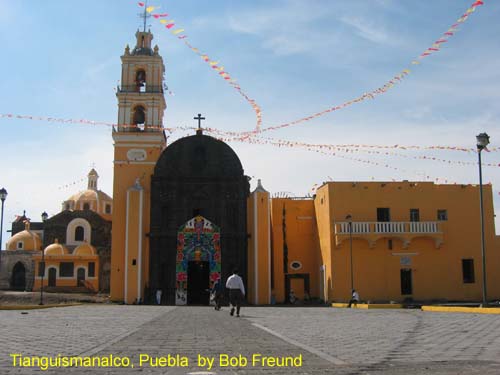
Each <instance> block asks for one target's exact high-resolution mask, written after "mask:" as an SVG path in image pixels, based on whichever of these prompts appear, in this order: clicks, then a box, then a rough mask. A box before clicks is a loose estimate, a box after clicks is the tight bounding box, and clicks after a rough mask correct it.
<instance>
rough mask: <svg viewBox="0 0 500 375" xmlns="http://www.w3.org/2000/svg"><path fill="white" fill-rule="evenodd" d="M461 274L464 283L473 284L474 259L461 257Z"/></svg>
mask: <svg viewBox="0 0 500 375" xmlns="http://www.w3.org/2000/svg"><path fill="white" fill-rule="evenodd" d="M462 276H463V279H464V284H473V283H474V282H475V280H474V259H462Z"/></svg>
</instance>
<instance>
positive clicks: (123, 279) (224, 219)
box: [0, 30, 500, 305]
mask: <svg viewBox="0 0 500 375" xmlns="http://www.w3.org/2000/svg"><path fill="white" fill-rule="evenodd" d="M152 41H153V35H152V34H151V32H147V31H145V30H144V31H137V33H136V44H135V47H134V48H133V49H131V48H129V46H128V45H127V46H126V48H125V51H124V54H123V55H122V56H121V63H122V64H121V67H122V70H121V86H120V87H119V88H118V90H117V93H116V96H117V100H118V121H117V124H118V125H116V126H115V127H114V128H113V131H112V139H113V142H114V144H113V147H114V159H113V164H114V167H113V174H114V176H113V192H112V198H111V197H109V196H108V195H106V194H105V193H103V192H101V191H99V190H98V189H97V178H98V175H97V172H96V171H95V170H91V171H90V173H89V176H88V187H87V190H85V191H83V192H80V193H78V194H76V195H74V196H72V197H70V198H68V199H67V200H66V201H65V202H63V204H62V211H61V212H60V213H58V214H57V215H54V216H53V217H51V218H48V217H46V216H45V217H42V219H43V221H42V222H41V223H34V222H33V223H29V220H28V219H27V218H26V217H25V215H23V216H22V217H21V216H20V218H19V220H16V221H15V223H13V230H12V235H13V236H12V237H11V239H10V240H9V242H8V243H7V250H6V251H2V252H1V253H2V260H1V267H2V268H1V270H0V274H1V275H0V276H1V277H0V287H1V288H6V287H8V286H9V285H10V287H11V288H13V287H15V288H18V289H23V288H24V289H27V290H31V289H33V290H39V288H40V287H41V286H42V285H43V288H44V289H45V288H47V287H49V288H54V291H56V290H57V288H59V287H63V288H73V289H74V288H79V287H85V288H87V289H88V290H91V291H98V290H99V291H102V292H108V291H109V293H110V297H111V300H112V301H115V302H119V303H125V304H134V303H154V298H153V296H154V295H155V294H156V292H157V291H161V303H162V304H166V305H208V304H209V290H210V288H211V287H212V286H213V284H214V282H215V281H216V280H217V279H219V278H221V279H222V280H223V281H225V280H226V279H227V278H228V277H229V276H230V274H231V273H232V270H233V269H235V268H237V269H238V270H239V273H240V275H241V276H242V278H243V280H244V284H245V287H246V290H247V293H246V300H247V302H248V303H250V304H255V305H268V304H275V303H290V302H291V301H290V300H291V299H292V300H295V299H297V300H298V301H300V303H308V302H311V303H314V302H320V301H321V302H326V303H329V302H334V301H335V302H339V301H347V300H349V299H350V296H351V290H352V289H356V290H357V291H358V292H359V294H360V297H361V300H363V301H371V302H378V301H384V302H387V301H398V302H404V301H439V302H444V301H480V300H481V299H482V295H483V291H484V294H486V295H487V299H488V300H490V301H491V300H499V299H500V272H499V269H500V236H497V235H496V232H495V223H494V210H493V194H492V187H491V185H486V186H484V228H485V254H484V255H485V256H484V257H483V256H482V254H481V226H480V210H479V187H478V186H476V185H457V184H455V185H447V184H434V183H433V182H418V181H407V180H404V181H399V182H384V181H379V182H375V181H371V182H362V181H329V182H324V183H323V184H322V185H321V186H320V187H319V188H318V189H317V191H316V194H315V195H314V196H313V197H304V198H283V197H282V198H272V197H271V194H270V192H268V191H266V189H265V188H264V186H265V182H264V183H262V182H261V181H260V180H258V181H257V183H256V188H255V189H254V190H253V191H251V189H250V178H249V177H248V176H246V175H245V172H244V166H243V165H242V163H241V161H240V159H239V158H238V155H237V154H236V153H235V152H234V151H233V149H232V148H231V147H230V146H229V145H228V144H226V143H224V142H222V141H220V140H218V139H216V138H213V137H211V136H208V135H206V134H203V129H202V128H201V127H200V126H199V128H198V131H197V132H196V134H193V135H191V136H187V137H184V138H181V139H178V140H177V141H175V142H173V143H171V144H167V139H166V137H165V134H164V132H163V123H164V121H163V116H164V112H165V110H166V107H167V103H166V101H165V97H164V91H163V90H164V85H163V78H164V74H165V66H164V63H163V59H162V57H161V55H160V53H159V48H158V46H154V47H153V46H152ZM196 119H197V120H198V121H199V122H200V121H201V120H202V119H203V118H202V117H201V115H198V116H197V117H196ZM270 167H271V166H270ZM30 225H31V227H30ZM23 229H24V230H23ZM42 249H44V251H43V254H42V252H40V251H39V250H42ZM483 260H484V264H485V267H483ZM42 262H45V267H42V266H41V264H42ZM483 280H484V282H483ZM9 283H10V284H9ZM47 283H48V284H47ZM483 285H484V287H483ZM291 296H293V298H290V297H291Z"/></svg>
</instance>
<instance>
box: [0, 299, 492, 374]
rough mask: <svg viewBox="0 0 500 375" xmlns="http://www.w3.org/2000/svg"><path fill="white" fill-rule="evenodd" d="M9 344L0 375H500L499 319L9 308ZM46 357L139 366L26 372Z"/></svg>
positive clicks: (2, 331)
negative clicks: (23, 364) (25, 362)
mask: <svg viewBox="0 0 500 375" xmlns="http://www.w3.org/2000/svg"><path fill="white" fill-rule="evenodd" d="M0 337H1V341H0V374H42V373H43V374H63V373H70V374H90V373H97V374H122V373H137V374H190V373H192V374H221V373H222V374H232V373H237V374H260V373H262V374H410V373H411V374H427V373H433V374H475V373H477V374H479V373H481V374H499V373H500V318H499V316H498V315H481V314H462V313H429V312H422V311H419V310H379V311H377V310H356V309H353V310H351V309H334V308H306V307H303V308H302V307H293V308H286V307H247V308H244V309H243V310H242V317H241V318H236V317H230V316H229V310H228V308H227V307H226V308H223V311H221V312H217V311H214V310H213V309H212V308H209V307H167V306H116V305H83V306H74V307H65V308H52V309H44V310H26V311H21V310H16V311H0ZM11 354H20V355H21V356H17V357H16V361H18V363H17V366H15V367H14V366H13V358H12V356H11ZM44 356H48V357H51V358H52V359H53V360H55V359H57V358H63V357H65V358H67V357H70V356H79V357H82V358H87V360H92V359H93V358H94V359H95V358H99V359H100V360H101V361H104V359H103V358H107V359H109V358H113V360H115V361H116V360H117V358H118V359H119V360H124V359H127V360H129V361H130V362H129V363H127V361H122V362H120V363H118V365H127V366H128V367H70V368H56V369H54V368H51V369H48V370H46V371H43V370H42V369H40V368H39V367H35V368H28V367H21V366H19V364H21V361H22V360H28V361H30V360H32V357H36V358H40V357H44ZM111 356H113V357H111ZM199 356H201V357H199ZM264 357H267V359H266V358H264ZM141 360H142V363H141ZM212 360H213V362H209V361H212ZM162 361H165V362H162ZM169 361H170V362H169ZM198 361H199V362H198ZM226 361H227V362H228V363H226ZM230 361H232V362H230ZM245 361H246V363H245ZM273 361H274V362H273ZM280 361H282V362H280ZM114 363H115V364H117V363H116V362H114ZM279 363H283V364H286V366H285V367H278V366H276V365H277V364H279ZM101 364H102V365H103V364H105V362H101ZM168 365H170V366H168ZM210 365H211V367H210Z"/></svg>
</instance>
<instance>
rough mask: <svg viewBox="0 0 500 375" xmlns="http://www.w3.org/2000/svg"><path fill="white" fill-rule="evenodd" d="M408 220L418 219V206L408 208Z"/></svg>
mask: <svg viewBox="0 0 500 375" xmlns="http://www.w3.org/2000/svg"><path fill="white" fill-rule="evenodd" d="M410 221H420V211H419V209H418V208H410Z"/></svg>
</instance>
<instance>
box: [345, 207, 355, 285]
mask: <svg viewBox="0 0 500 375" xmlns="http://www.w3.org/2000/svg"><path fill="white" fill-rule="evenodd" d="M345 219H346V220H347V222H348V223H349V249H350V260H351V293H352V291H353V290H354V272H353V270H352V216H351V215H347V216H346V217H345Z"/></svg>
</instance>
